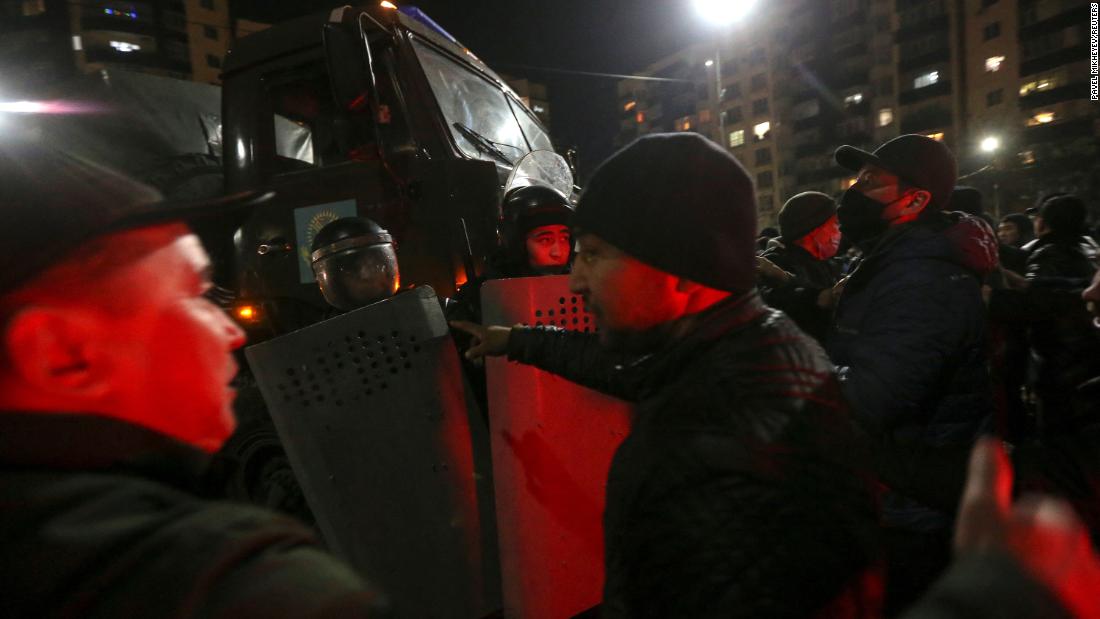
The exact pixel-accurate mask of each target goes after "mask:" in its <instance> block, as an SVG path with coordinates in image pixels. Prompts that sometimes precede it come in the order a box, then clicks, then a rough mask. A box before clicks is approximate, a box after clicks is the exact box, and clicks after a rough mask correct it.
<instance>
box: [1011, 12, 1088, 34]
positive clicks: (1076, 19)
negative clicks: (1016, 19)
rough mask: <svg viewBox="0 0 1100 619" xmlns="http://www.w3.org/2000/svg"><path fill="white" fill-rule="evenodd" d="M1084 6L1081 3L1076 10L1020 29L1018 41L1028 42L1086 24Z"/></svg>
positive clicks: (1086, 13) (1086, 16) (1086, 18)
mask: <svg viewBox="0 0 1100 619" xmlns="http://www.w3.org/2000/svg"><path fill="white" fill-rule="evenodd" d="M1086 6H1087V5H1086V4H1084V3H1082V4H1081V6H1080V7H1077V8H1076V9H1073V10H1069V11H1065V12H1063V13H1059V14H1057V15H1053V16H1051V17H1048V18H1046V19H1044V20H1043V21H1038V22H1035V23H1034V24H1031V25H1028V26H1024V27H1023V28H1020V41H1021V42H1022V41H1030V40H1032V39H1037V38H1039V37H1041V36H1043V35H1046V34H1050V33H1051V32H1057V31H1059V30H1064V29H1065V28H1069V27H1070V26H1075V25H1077V24H1087V23H1088V10H1087V8H1086Z"/></svg>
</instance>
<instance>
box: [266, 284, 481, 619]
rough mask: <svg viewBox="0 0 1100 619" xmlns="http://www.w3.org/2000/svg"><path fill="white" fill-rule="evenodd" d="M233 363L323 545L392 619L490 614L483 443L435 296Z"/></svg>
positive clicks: (418, 294)
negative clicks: (251, 377) (267, 419)
mask: <svg viewBox="0 0 1100 619" xmlns="http://www.w3.org/2000/svg"><path fill="white" fill-rule="evenodd" d="M246 354H247V357H248V362H249V364H250V365H251V367H252V370H253V372H254V373H255V375H256V379H257V382H258V383H259V386H260V390H261V391H262V393H263V396H264V400H265V402H266V403H267V405H268V408H269V410H270V412H271V417H272V418H273V420H274V422H275V427H276V429H277V430H278V432H279V437H280V438H281V440H282V442H283V445H284V446H285V448H286V452H287V455H288V456H289V459H290V463H291V466H292V467H293V469H294V472H295V474H296V475H297V477H298V480H299V482H300V484H301V486H302V490H303V493H304V494H305V497H306V500H307V502H308V503H309V506H310V508H311V509H312V510H313V513H314V515H315V516H316V519H317V523H318V526H319V527H320V529H321V533H322V534H323V536H324V538H325V540H326V542H327V543H328V545H329V546H330V547H331V549H332V550H333V552H334V553H335V554H337V555H338V556H340V557H341V558H343V559H345V560H347V561H348V562H349V563H351V565H352V566H354V567H355V568H356V569H357V570H359V571H360V572H361V573H362V574H363V575H364V577H365V578H367V579H368V580H369V581H370V582H372V583H374V584H375V585H377V586H378V587H379V588H381V589H382V590H383V591H384V592H385V594H386V596H387V598H388V599H389V601H390V603H391V606H392V608H393V610H394V612H395V616H397V617H432V618H440V619H443V618H452V617H453V618H455V619H459V618H461V619H470V618H474V617H483V616H485V615H486V614H488V613H489V612H492V611H494V610H496V609H499V608H500V574H499V561H498V558H497V548H496V541H497V540H496V526H495V514H494V512H493V499H492V474H491V468H490V467H491V460H490V455H489V443H488V433H487V431H486V429H485V424H484V421H482V419H481V418H480V414H479V413H478V411H477V409H476V404H473V403H472V402H473V401H472V400H471V399H469V398H468V395H467V394H468V389H467V388H466V383H465V380H464V379H463V377H462V373H461V368H460V365H459V358H458V356H457V355H458V353H457V351H456V350H455V346H454V343H453V340H452V338H451V336H450V333H449V330H448V327H447V322H446V320H445V319H444V317H443V312H442V309H441V308H440V306H439V301H438V299H437V297H436V294H435V292H434V291H433V290H432V289H431V288H430V287H421V288H416V289H413V290H411V291H408V292H404V293H401V294H398V295H397V296H395V297H393V298H391V299H387V300H385V301H382V302H379V303H375V304H373V305H369V306H366V307H363V308H360V309H357V310H354V311H352V312H349V313H347V314H344V315H341V316H337V317H335V318H332V319H329V320H326V321H324V322H321V323H318V324H315V325H311V326H309V327H306V328H304V329H301V330H299V331H295V332H293V333H290V334H287V335H284V336H282V337H278V338H276V339H273V340H269V341H267V342H263V343H261V344H257V345H255V346H252V347H250V348H248V349H247V351H246Z"/></svg>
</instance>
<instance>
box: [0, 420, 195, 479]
mask: <svg viewBox="0 0 1100 619" xmlns="http://www.w3.org/2000/svg"><path fill="white" fill-rule="evenodd" d="M209 460H210V458H209V456H208V455H207V454H205V453H204V452H202V451H201V450H199V449H196V448H194V447H191V446H189V445H187V444H185V443H182V442H180V441H177V440H175V439H173V438H170V437H168V436H165V435H163V434H160V433H158V432H154V431H152V430H149V429H146V428H143V427H141V426H137V425H134V424H130V423H125V422H123V421H119V420H116V419H111V418H108V417H102V416H98V415H92V414H72V413H52V412H50V413H43V412H19V411H0V469H8V470H11V469H22V470H31V469H36V470H50V471H84V472H109V473H121V474H125V475H133V476H137V477H145V478H149V479H154V480H156V481H161V482H164V483H168V484H170V485H173V486H177V487H179V488H182V489H186V490H190V491H196V490H198V489H199V487H200V480H201V476H202V472H203V470H204V469H205V468H206V465H207V464H208V463H209Z"/></svg>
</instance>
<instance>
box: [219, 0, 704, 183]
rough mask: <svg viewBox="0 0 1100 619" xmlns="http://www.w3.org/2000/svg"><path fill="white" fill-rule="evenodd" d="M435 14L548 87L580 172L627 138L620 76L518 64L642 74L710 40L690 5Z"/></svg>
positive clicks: (270, 17) (511, 2)
mask: <svg viewBox="0 0 1100 619" xmlns="http://www.w3.org/2000/svg"><path fill="white" fill-rule="evenodd" d="M343 4H349V2H348V1H347V0H345V1H343V2H340V1H329V0H321V1H313V2H302V1H288V0H236V1H235V3H234V6H235V10H236V12H237V13H238V16H239V17H245V18H249V19H255V20H258V21H265V22H269V23H277V22H279V21H283V20H286V19H289V18H292V17H296V16H299V15H303V14H306V13H312V12H315V11H319V10H324V9H327V8H331V7H334V6H340V5H343ZM407 4H413V5H415V6H417V7H419V8H421V9H422V10H424V12H426V13H427V14H428V15H430V16H431V17H432V19H434V20H435V21H437V22H438V23H439V24H440V25H441V26H443V28H444V29H446V30H447V31H449V32H450V33H451V34H452V35H454V36H455V37H456V38H457V39H458V40H459V41H462V42H463V43H464V44H465V45H466V46H467V47H469V48H470V50H472V51H473V52H474V53H475V54H477V55H478V56H479V57H480V58H481V59H482V60H484V61H485V62H486V63H488V64H489V66H491V67H493V68H494V69H496V70H497V71H499V72H502V73H508V74H510V75H517V76H522V77H528V78H530V79H532V80H536V81H541V82H544V83H545V84H546V85H547V87H548V90H549V95H550V108H551V110H550V111H551V123H552V127H551V129H552V133H553V137H554V140H555V143H556V145H557V146H558V147H559V149H563V147H566V146H570V145H572V146H576V147H577V148H578V150H579V153H580V161H579V166H578V167H579V168H580V170H579V171H580V176H581V179H582V180H583V178H585V177H586V176H587V175H588V174H589V173H591V171H592V169H593V168H594V167H595V166H596V165H597V164H598V163H599V162H600V161H601V160H602V159H603V158H605V157H607V156H608V155H610V154H611V152H612V145H611V142H612V139H613V138H614V136H615V134H616V133H617V132H618V125H619V119H620V115H619V110H618V105H617V100H616V95H615V88H616V80H613V79H606V78H594V77H584V76H574V75H562V74H558V73H545V72H540V71H535V70H529V69H520V68H517V67H518V66H532V67H547V68H552V69H566V70H576V71H590V72H606V73H633V72H634V71H637V70H638V69H640V68H642V67H644V66H645V65H647V64H649V63H651V62H653V61H655V60H657V59H659V58H660V57H662V56H663V55H665V54H668V53H670V52H672V51H675V50H676V49H678V48H679V47H681V46H683V45H685V44H687V43H688V42H689V41H690V39H691V37H693V36H696V37H698V36H705V33H706V32H705V26H704V25H703V24H701V23H700V22H698V21H697V19H696V18H695V15H694V13H693V12H692V8H691V2H690V0H589V1H588V2H581V1H577V0H565V1H562V0H470V1H462V0H417V1H415V2H409V3H407Z"/></svg>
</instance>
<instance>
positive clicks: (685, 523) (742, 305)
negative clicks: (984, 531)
mask: <svg viewBox="0 0 1100 619" xmlns="http://www.w3.org/2000/svg"><path fill="white" fill-rule="evenodd" d="M688 320H689V321H690V322H691V324H690V327H689V329H688V335H687V336H686V337H684V338H683V339H680V340H678V341H676V342H673V343H670V344H669V345H667V346H665V347H664V348H663V349H662V350H660V351H659V352H656V353H654V354H651V355H648V356H646V357H643V358H641V359H639V360H635V361H633V362H630V361H627V360H626V358H622V359H619V361H620V362H619V363H616V362H615V360H616V357H614V356H611V355H608V354H606V353H605V352H603V349H602V348H600V346H599V344H598V342H597V341H596V338H595V336H592V335H589V334H582V333H570V332H564V331H558V330H555V329H551V328H544V327H537V328H515V329H513V333H512V336H511V339H510V341H509V351H508V354H509V358H510V359H512V360H516V361H521V362H524V363H529V364H533V365H536V366H538V367H540V368H543V369H545V370H548V371H551V372H554V373H557V374H559V375H561V376H564V377H566V378H569V379H571V380H573V381H575V382H578V383H581V384H585V385H587V386H590V387H594V388H597V389H600V390H602V391H605V392H609V393H612V394H615V395H618V396H620V397H624V398H626V399H628V400H631V401H633V402H635V403H636V417H635V421H634V426H633V428H632V431H631V433H630V435H629V436H628V437H627V438H626V440H625V441H624V442H623V443H622V445H621V446H620V447H619V449H618V451H617V452H616V454H615V457H614V459H613V461H612V465H611V470H610V473H609V476H608V482H607V507H606V511H605V514H604V532H605V540H606V542H605V543H606V547H605V556H606V582H605V589H604V601H603V608H602V613H603V616H604V617H612V618H620V617H719V616H721V617H808V616H834V617H841V616H852V617H857V616H871V615H873V614H874V613H875V612H876V608H877V603H876V596H875V595H874V594H873V589H874V587H868V586H867V585H868V584H869V583H872V582H874V581H875V577H876V576H877V575H878V572H877V570H878V565H879V563H878V559H877V542H876V540H875V528H876V515H875V507H874V500H873V497H872V491H871V484H870V478H869V474H868V470H867V467H866V465H865V464H864V461H863V460H862V459H861V457H860V456H859V454H860V453H862V452H861V451H860V450H859V449H857V447H856V445H855V442H854V441H855V435H854V432H853V428H852V426H851V424H850V421H849V419H848V415H847V411H846V408H845V406H844V404H843V401H842V400H841V399H840V394H839V391H838V389H837V384H836V380H835V378H834V376H833V374H832V371H831V370H832V368H831V366H830V364H829V362H828V359H827V358H826V357H825V355H824V353H823V352H822V351H821V349H820V348H819V347H818V346H817V345H816V344H815V343H814V342H813V341H812V340H810V339H809V338H807V337H806V336H805V335H804V334H802V333H801V332H799V331H798V330H797V328H795V326H794V325H793V324H792V323H791V321H790V320H789V319H788V318H787V317H786V316H784V315H783V314H782V313H780V312H777V311H775V310H772V309H770V308H767V307H766V306H764V305H763V304H762V303H761V302H760V300H759V298H758V296H757V295H756V294H755V293H753V294H751V295H747V296H744V297H740V298H736V299H731V300H729V301H726V302H723V303H721V304H719V305H718V306H715V307H713V308H711V309H709V310H707V311H706V312H703V313H701V314H698V315H695V316H693V317H691V318H689V319H688Z"/></svg>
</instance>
